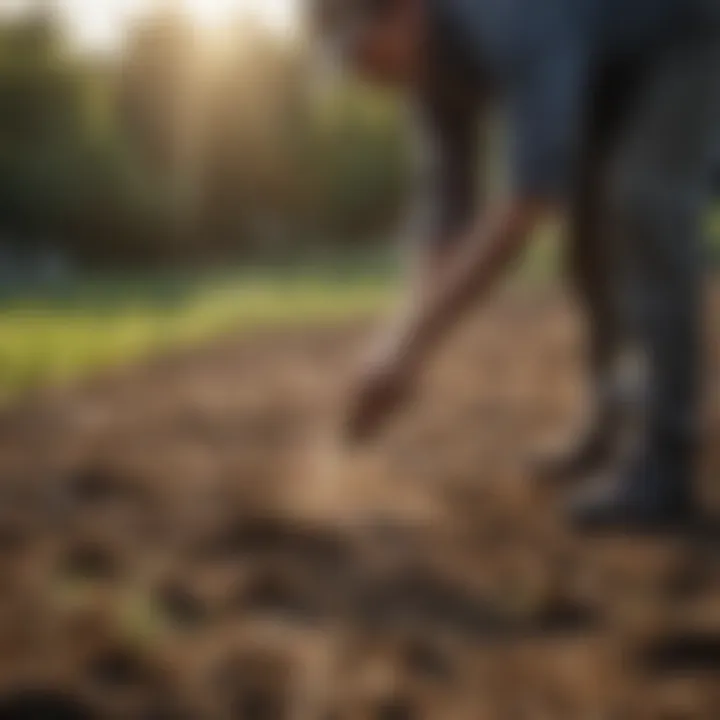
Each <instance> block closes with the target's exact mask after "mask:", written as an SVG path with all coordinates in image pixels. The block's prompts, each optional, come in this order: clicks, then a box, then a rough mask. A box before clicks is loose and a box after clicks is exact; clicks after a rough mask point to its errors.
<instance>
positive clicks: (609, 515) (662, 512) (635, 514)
mask: <svg viewBox="0 0 720 720" xmlns="http://www.w3.org/2000/svg"><path fill="white" fill-rule="evenodd" d="M688 467H689V466H688V464H687V463H678V462H672V461H668V460H667V458H665V457H663V453H660V452H658V453H653V454H645V455H643V456H642V458H639V459H637V460H636V461H635V462H634V463H632V464H630V465H629V466H628V467H627V469H626V470H625V471H622V472H620V473H619V475H618V476H617V477H616V478H615V481H614V482H612V481H611V482H609V483H604V484H593V485H590V486H589V487H586V488H582V489H581V490H580V491H579V492H578V493H576V495H575V497H573V498H572V500H571V503H570V507H569V516H570V521H571V524H572V525H573V526H574V527H575V528H576V529H578V530H582V531H590V532H602V531H629V532H633V531H656V530H657V531H666V530H674V529H678V528H680V527H684V526H687V525H688V523H690V522H692V520H693V519H694V518H695V517H697V513H696V507H695V503H694V499H693V495H692V489H691V480H692V478H691V477H690V473H689V472H688V471H687V468H688Z"/></svg>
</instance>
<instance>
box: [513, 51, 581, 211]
mask: <svg viewBox="0 0 720 720" xmlns="http://www.w3.org/2000/svg"><path fill="white" fill-rule="evenodd" d="M587 77H588V74H587V63H586V61H585V58H584V57H583V54H582V53H581V52H578V51H574V50H571V49H568V48H567V47H562V48H561V49H558V50H553V51H549V52H546V53H544V54H542V56H541V57H540V58H539V60H538V61H537V62H534V63H528V66H527V67H526V68H525V70H524V71H523V72H521V73H519V75H518V78H517V79H516V81H515V82H514V83H513V85H512V87H511V89H510V94H509V98H508V101H509V104H508V110H509V123H510V133H511V135H510V139H511V161H510V164H511V182H512V190H513V191H514V193H515V194H516V195H521V196H523V197H530V198H539V199H543V200H552V201H555V200H558V201H562V200H564V199H565V197H566V196H567V193H568V191H569V190H570V188H571V187H572V185H573V182H574V179H575V172H576V166H577V159H578V154H579V149H580V148H579V146H580V140H581V133H582V123H583V114H584V108H585V106H586V99H587V98H586V95H587V92H588V83H587Z"/></svg>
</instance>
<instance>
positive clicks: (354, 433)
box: [344, 334, 415, 442]
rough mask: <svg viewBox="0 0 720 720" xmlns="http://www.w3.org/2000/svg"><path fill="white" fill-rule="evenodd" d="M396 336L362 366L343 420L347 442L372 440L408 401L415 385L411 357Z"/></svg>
mask: <svg viewBox="0 0 720 720" xmlns="http://www.w3.org/2000/svg"><path fill="white" fill-rule="evenodd" d="M400 338H401V335H400V334H397V335H395V336H394V337H392V338H391V339H390V341H389V342H388V341H385V342H383V343H382V344H381V345H379V346H377V347H376V349H375V351H374V352H373V353H372V354H371V355H370V357H369V358H368V359H366V361H365V362H364V363H363V366H362V368H361V371H360V373H359V376H358V378H357V379H356V381H355V384H354V387H353V388H352V390H351V397H350V403H349V407H348V410H347V415H346V418H345V424H344V431H345V436H346V439H347V440H349V441H350V442H365V441H367V440H370V439H372V437H373V436H375V435H376V434H377V433H378V432H379V431H380V430H381V429H382V426H383V425H384V424H385V423H386V422H387V421H388V420H389V419H390V417H391V416H392V415H393V414H395V413H396V412H397V411H398V410H400V409H401V408H402V406H403V405H404V404H405V403H406V402H407V401H408V399H409V398H410V396H411V394H412V390H413V387H414V384H415V371H414V363H413V362H412V354H411V352H410V350H409V348H408V347H407V345H406V344H405V343H403V342H402V341H401V339H400Z"/></svg>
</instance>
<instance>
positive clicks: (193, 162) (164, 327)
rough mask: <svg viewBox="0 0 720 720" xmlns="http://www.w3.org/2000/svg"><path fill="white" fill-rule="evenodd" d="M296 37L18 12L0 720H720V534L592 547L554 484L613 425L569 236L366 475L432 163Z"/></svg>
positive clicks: (549, 248) (2, 206) (467, 345)
mask: <svg viewBox="0 0 720 720" xmlns="http://www.w3.org/2000/svg"><path fill="white" fill-rule="evenodd" d="M300 6H301V3H300V2H296V1H295V0H55V1H53V0H0V720H6V719H11V720H28V719H31V720H33V719H34V720H61V719H65V720H67V719H69V720H73V719H75V718H78V719H83V718H118V720H134V719H136V718H137V719H139V720H160V719H162V720H183V719H187V720H197V719H203V720H204V719H206V718H207V719H208V720H215V719H216V718H217V719H218V720H223V719H225V718H227V719H228V720H230V719H239V720H285V719H286V718H287V719H288V720H423V719H424V718H427V719H429V720H434V719H437V720H600V719H601V718H602V719H603V720H608V719H610V718H613V719H617V718H621V719H622V718H631V719H632V720H671V719H672V720H700V719H706V720H716V719H717V718H718V717H720V695H719V694H718V688H719V687H720V685H719V684H718V682H717V678H718V672H719V671H720V582H719V581H718V578H719V577H720V574H719V573H718V564H717V560H718V557H720V553H718V532H717V528H715V529H714V530H713V529H712V528H709V529H708V532H702V533H699V534H698V537H693V538H685V539H680V540H677V541H673V540H668V541H666V542H665V541H659V540H658V541H650V540H648V541H642V542H641V541H638V542H637V543H636V542H634V541H630V540H628V539H627V538H620V539H615V540H614V541H608V542H607V543H594V542H593V541H586V540H584V539H583V540H581V539H579V538H578V537H576V536H574V535H572V534H570V533H568V532H567V529H566V528H565V526H564V524H563V523H561V522H559V521H558V513H557V507H558V503H559V502H561V499H560V497H559V495H560V493H558V492H556V490H557V488H553V489H548V488H544V489H543V488H537V487H535V486H533V485H532V484H531V483H529V482H528V477H527V462H526V461H527V457H526V454H527V452H528V450H529V449H530V448H532V446H533V445H534V444H535V443H536V442H537V441H538V439H539V438H540V437H544V436H546V435H548V434H549V435H554V434H561V433H564V432H565V431H567V429H568V428H572V427H574V426H575V425H576V424H577V422H578V419H579V416H580V413H581V410H582V407H583V397H584V395H583V393H584V384H583V368H582V353H581V347H580V344H579V342H578V339H579V337H580V333H579V327H578V323H577V318H576V316H575V313H574V307H573V305H572V303H571V302H568V299H567V297H566V296H565V295H564V294H563V293H562V292H560V290H559V283H558V282H556V275H555V270H556V266H557V265H558V263H556V257H557V252H556V240H557V233H556V232H555V231H554V230H553V229H552V228H548V229H547V230H546V231H544V237H543V238H541V242H539V243H538V244H536V247H535V248H534V249H533V250H532V251H531V252H530V254H529V256H528V257H527V259H526V261H525V264H524V266H523V268H522V270H521V271H520V272H519V273H518V274H517V276H516V277H517V281H516V282H514V283H510V284H509V286H508V287H507V290H506V291H503V292H500V293H499V294H498V296H497V297H496V298H494V299H493V300H492V302H491V303H490V304H489V307H488V308H487V309H484V310H483V313H482V315H481V316H479V317H478V318H477V321H473V322H472V323H470V324H469V327H468V332H467V333H463V334H461V336H460V337H458V338H457V342H455V341H454V342H453V343H452V346H451V347H450V348H449V349H448V352H447V353H443V354H442V357H440V358H439V359H438V364H437V366H436V367H434V368H433V370H432V373H433V379H432V382H430V383H428V387H427V388H426V389H424V390H423V393H422V394H421V395H422V397H419V398H418V402H417V405H416V406H415V407H413V409H412V412H411V413H408V414H407V416H406V417H404V418H401V419H400V420H399V422H398V424H397V426H396V427H393V428H392V429H390V431H389V432H388V435H387V438H386V441H385V442H384V443H383V444H381V445H379V446H377V447H372V448H369V449H367V450H365V451H358V452H355V453H352V452H349V451H348V450H347V449H342V448H339V447H336V446H335V444H334V441H333V437H334V436H333V435H332V430H333V429H334V422H335V420H336V419H337V415H338V408H339V407H341V405H342V400H343V398H344V397H345V396H344V391H345V390H346V377H347V370H348V368H351V367H352V366H353V364H354V362H355V361H356V358H357V351H358V349H359V347H360V346H361V344H362V342H363V338H364V336H365V334H366V333H365V331H366V329H367V320H366V318H368V317H369V316H371V315H373V314H374V313H377V312H378V311H380V310H381V309H383V308H385V307H386V306H388V305H389V303H390V301H391V299H392V295H393V294H394V292H395V289H396V287H397V286H398V282H397V280H398V276H399V275H400V272H399V265H400V263H399V262H398V258H397V257H396V255H397V252H396V250H395V243H394V242H393V239H394V235H395V234H396V229H397V228H398V227H399V224H400V223H401V221H402V217H403V212H404V206H405V203H406V196H407V194H408V188H409V185H410V184H411V183H410V166H411V164H412V163H411V159H410V157H409V155H410V148H409V147H408V144H409V143H408V133H406V131H405V122H404V118H403V109H402V108H401V107H400V105H399V103H398V102H397V101H395V100H393V99H392V98H389V97H386V96H384V95H382V94H378V93H377V92H373V91H371V90H370V89H368V88H367V87H364V86H361V85H358V84H356V83H353V82H351V81H350V80H349V79H347V78H345V79H343V78H340V77H333V78H332V81H328V78H327V77H326V76H325V73H324V69H325V68H324V67H323V64H322V62H321V61H320V60H319V53H318V48H317V46H316V44H315V43H314V42H313V41H312V39H311V38H309V36H308V33H307V31H306V28H305V23H304V21H303V16H302V12H301V7H300ZM498 132H500V133H501V132H502V126H501V123H498ZM492 145H493V146H494V145H499V143H493V144H492ZM493 158H495V153H494V151H493ZM487 167H488V175H489V178H488V181H489V183H490V185H491V187H492V186H494V185H496V184H497V185H499V184H500V183H501V182H502V176H503V167H502V164H501V162H500V160H499V159H493V160H492V162H490V163H489V164H488V166H487ZM707 220H708V228H709V230H710V235H711V242H710V243H709V244H708V246H707V247H708V267H709V268H711V269H713V268H714V267H715V265H716V258H717V257H719V256H718V253H717V250H716V248H719V247H720V244H719V242H718V241H720V213H718V212H717V211H715V210H713V209H711V210H710V212H709V213H708V216H707ZM710 306H711V308H710V310H711V322H710V324H709V328H710V330H711V331H712V329H713V328H715V327H717V322H716V319H717V318H718V317H719V316H720V296H719V295H718V293H717V290H716V288H715V289H714V290H713V291H712V293H711V296H710ZM709 340H710V352H711V355H710V362H709V365H708V368H709V370H710V371H712V372H713V373H715V374H716V373H717V370H718V369H719V368H720V342H718V338H717V337H715V334H713V333H712V332H709ZM716 385H717V384H716V383H712V382H711V383H709V384H708V385H707V388H708V391H707V393H706V399H707V401H708V418H707V420H708V422H707V430H708V432H707V436H706V440H707V442H706V446H705V448H704V450H703V455H702V458H703V460H702V464H703V480H702V482H703V488H704V490H705V491H706V494H707V496H708V500H709V502H710V504H711V507H720V485H718V482H717V478H718V473H719V472H720V444H718V443H717V442H716V438H717V437H718V433H720V411H719V410H718V407H720V404H719V403H718V400H719V399H720V396H718V393H717V392H716Z"/></svg>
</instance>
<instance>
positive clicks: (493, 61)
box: [433, 0, 708, 197]
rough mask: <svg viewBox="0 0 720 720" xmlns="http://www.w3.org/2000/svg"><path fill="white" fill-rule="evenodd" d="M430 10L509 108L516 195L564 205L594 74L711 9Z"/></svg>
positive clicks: (606, 2)
mask: <svg viewBox="0 0 720 720" xmlns="http://www.w3.org/2000/svg"><path fill="white" fill-rule="evenodd" d="M433 1H434V2H435V8H434V9H435V12H436V13H437V17H438V19H440V20H441V21H442V22H441V23H440V25H441V27H442V28H443V30H442V32H444V33H446V34H448V33H449V34H450V35H452V41H451V42H450V44H452V43H457V44H458V45H459V46H460V50H461V54H462V56H463V57H464V58H465V59H466V61H467V63H468V64H469V65H470V66H472V68H473V69H475V70H477V71H478V73H482V75H483V76H484V77H489V78H490V79H491V81H492V83H493V84H494V86H496V87H497V89H498V91H499V93H500V95H501V97H502V98H503V99H504V101H505V103H506V106H507V110H508V120H509V124H510V137H511V143H512V148H511V158H512V159H511V166H512V178H513V187H514V190H515V191H516V192H517V193H519V194H522V195H525V196H532V197H537V196H539V197H546V196H549V197H558V196H559V197H562V196H564V194H565V193H566V191H567V190H568V189H569V187H570V186H571V184H572V181H573V172H574V168H575V158H576V155H577V152H578V146H579V142H580V137H579V136H580V134H581V126H582V117H583V113H584V109H585V107H586V102H587V97H588V93H589V92H590V91H591V90H592V87H591V84H592V81H593V76H594V75H593V73H594V68H596V67H597V66H599V65H602V64H603V63H608V62H612V61H614V60H620V59H623V58H628V59H632V58H633V57H635V56H637V57H639V58H640V57H645V56H647V55H648V53H650V52H652V50H653V49H654V48H657V47H662V45H663V44H664V43H665V42H666V41H668V40H669V39H671V38H672V37H673V36H674V34H676V33H678V32H681V31H682V30H681V28H682V27H683V26H684V25H685V24H687V23H692V16H693V12H694V11H695V10H699V8H700V6H701V5H702V3H703V2H707V1H708V0H433ZM442 42H445V44H448V43H447V38H446V39H445V41H442ZM442 42H441V44H442Z"/></svg>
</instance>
